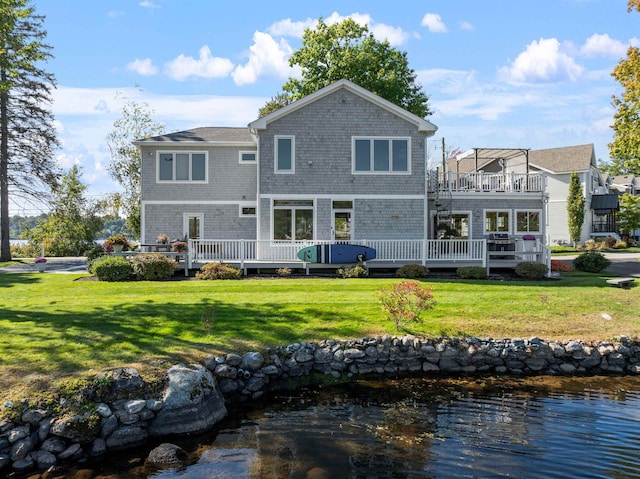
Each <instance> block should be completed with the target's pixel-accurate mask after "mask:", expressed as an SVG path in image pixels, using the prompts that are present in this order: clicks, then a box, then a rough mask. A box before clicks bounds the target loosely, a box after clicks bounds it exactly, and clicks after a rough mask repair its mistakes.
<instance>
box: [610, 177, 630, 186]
mask: <svg viewBox="0 0 640 479" xmlns="http://www.w3.org/2000/svg"><path fill="white" fill-rule="evenodd" d="M635 178H636V177H635V176H634V175H619V176H612V177H611V183H613V184H614V185H625V186H627V185H633V184H635Z"/></svg>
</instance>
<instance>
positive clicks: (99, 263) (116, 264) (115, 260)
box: [91, 256, 133, 281]
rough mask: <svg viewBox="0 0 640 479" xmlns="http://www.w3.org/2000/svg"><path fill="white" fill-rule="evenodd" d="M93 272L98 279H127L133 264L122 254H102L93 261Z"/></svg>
mask: <svg viewBox="0 0 640 479" xmlns="http://www.w3.org/2000/svg"><path fill="white" fill-rule="evenodd" d="M91 269H92V270H93V274H94V275H95V276H96V277H97V278H98V279H99V280H100V281H129V280H130V279H131V278H132V275H133V266H131V263H130V262H129V261H127V260H126V259H124V258H123V257H122V256H104V257H102V258H98V259H96V260H94V261H93V263H92V265H91Z"/></svg>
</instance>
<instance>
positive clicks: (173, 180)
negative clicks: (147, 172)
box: [156, 150, 209, 184]
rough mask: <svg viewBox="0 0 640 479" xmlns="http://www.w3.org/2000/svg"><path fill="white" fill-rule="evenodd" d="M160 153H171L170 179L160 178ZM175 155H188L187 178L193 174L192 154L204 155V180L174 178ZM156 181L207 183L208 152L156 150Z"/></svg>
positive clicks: (166, 182)
mask: <svg viewBox="0 0 640 479" xmlns="http://www.w3.org/2000/svg"><path fill="white" fill-rule="evenodd" d="M161 155H173V165H172V168H173V173H172V178H174V179H171V180H161V179H160V156H161ZM176 155H189V178H191V176H192V175H193V164H192V161H193V155H204V180H192V179H188V180H176V179H175V177H176V165H177V161H176ZM156 183H164V184H178V183H189V184H193V183H199V184H206V183H209V152H208V151H206V150H205V151H191V150H189V151H185V150H159V151H157V152H156Z"/></svg>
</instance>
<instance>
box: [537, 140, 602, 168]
mask: <svg viewBox="0 0 640 479" xmlns="http://www.w3.org/2000/svg"><path fill="white" fill-rule="evenodd" d="M529 164H531V165H535V166H536V167H538V168H540V169H543V170H547V171H549V172H552V173H572V172H574V171H575V172H578V171H588V170H589V169H590V168H591V167H592V166H595V152H594V148H593V144H592V143H590V144H588V145H577V146H565V147H562V148H547V149H544V150H531V151H530V152H529Z"/></svg>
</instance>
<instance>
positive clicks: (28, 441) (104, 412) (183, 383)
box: [0, 335, 640, 474]
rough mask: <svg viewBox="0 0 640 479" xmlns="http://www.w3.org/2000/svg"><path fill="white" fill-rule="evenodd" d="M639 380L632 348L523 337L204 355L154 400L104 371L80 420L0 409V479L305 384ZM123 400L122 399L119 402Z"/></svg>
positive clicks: (121, 375)
mask: <svg viewBox="0 0 640 479" xmlns="http://www.w3.org/2000/svg"><path fill="white" fill-rule="evenodd" d="M638 373H640V343H639V342H637V341H631V340H629V338H626V337H621V338H619V340H618V341H616V342H607V341H597V342H595V341H594V342H584V341H565V342H547V341H544V340H542V339H539V338H530V339H478V338H417V337H414V336H401V337H393V336H389V335H385V336H380V337H377V338H363V339H359V340H350V341H334V340H327V341H322V342H321V343H318V344H316V343H295V344H291V345H288V346H285V347H280V348H275V349H268V350H265V351H263V352H251V353H247V354H244V355H239V354H235V353H230V354H227V355H225V356H220V357H213V356H211V357H208V358H207V359H206V360H205V361H204V365H176V366H173V367H171V368H170V369H169V370H168V371H167V375H168V384H167V386H166V388H165V390H164V392H163V394H162V396H161V397H157V398H156V397H150V396H149V394H148V393H146V392H145V387H144V386H145V383H144V380H143V379H142V378H141V377H140V375H139V374H138V372H137V371H136V370H135V369H131V368H126V369H120V370H117V371H114V372H112V374H111V376H110V378H111V380H110V388H111V393H112V395H113V397H114V398H117V399H114V400H112V401H106V402H101V403H99V404H97V405H96V406H95V407H94V408H92V409H90V410H89V411H88V412H84V413H82V414H75V415H66V416H61V417H56V416H55V415H54V414H53V413H52V411H49V410H43V409H38V408H36V407H32V406H30V405H29V403H28V401H23V402H22V403H19V404H5V407H4V411H3V412H4V413H9V414H5V416H6V417H10V418H11V419H7V418H5V419H3V420H2V421H0V473H2V474H5V473H8V472H9V471H14V472H26V471H30V470H34V469H37V470H45V469H48V468H52V467H55V466H56V465H59V464H62V463H68V462H72V461H76V460H79V459H81V458H86V457H95V456H101V455H103V454H106V453H108V452H110V451H117V450H122V449H126V448H131V447H136V446H139V445H142V444H145V443H146V442H147V441H148V439H149V438H150V437H165V436H170V435H173V434H188V433H195V432H202V431H205V430H207V429H209V428H211V427H212V426H213V425H214V424H216V423H217V422H219V421H220V420H221V419H222V418H224V417H225V416H226V415H227V406H229V405H233V404H235V403H246V402H248V401H251V400H255V399H258V398H259V397H261V396H262V395H263V394H264V393H265V392H268V391H273V390H282V389H292V388H296V387H298V386H299V385H301V384H308V383H309V382H314V381H317V382H322V381H327V380H331V381H332V382H341V381H342V382H346V381H352V380H355V379H359V378H364V377H377V378H384V377H394V378H395V377H398V376H402V375H413V376H418V375H459V374H466V375H473V374H511V375H534V374H546V375H578V374H582V375H598V374H600V375H606V374H638ZM123 397H126V398H124V399H123Z"/></svg>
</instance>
